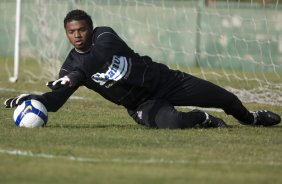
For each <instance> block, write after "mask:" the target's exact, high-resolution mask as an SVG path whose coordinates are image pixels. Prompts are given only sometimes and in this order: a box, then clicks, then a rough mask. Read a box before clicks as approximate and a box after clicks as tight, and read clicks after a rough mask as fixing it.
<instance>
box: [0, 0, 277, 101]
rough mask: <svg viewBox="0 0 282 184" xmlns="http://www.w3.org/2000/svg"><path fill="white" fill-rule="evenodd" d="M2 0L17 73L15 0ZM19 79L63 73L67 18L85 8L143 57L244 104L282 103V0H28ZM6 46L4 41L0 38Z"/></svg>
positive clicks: (6, 54)
mask: <svg viewBox="0 0 282 184" xmlns="http://www.w3.org/2000/svg"><path fill="white" fill-rule="evenodd" d="M0 4H1V8H0V9H1V11H0V12H1V13H0V14H1V18H0V23H3V24H2V25H5V26H3V27H1V28H0V31H1V33H2V35H3V34H5V35H7V36H5V37H4V38H0V41H1V42H3V43H5V45H6V46H7V47H5V48H4V47H3V46H0V48H1V50H0V56H1V57H2V58H4V60H5V61H6V62H7V64H6V66H7V67H6V71H7V73H8V74H9V75H12V65H11V64H10V63H11V60H10V59H7V58H11V57H12V52H13V41H14V30H13V29H14V24H15V16H13V15H14V14H13V12H15V1H8V0H6V1H5V0H4V1H1V2H0ZM21 8H22V16H21V17H22V20H21V40H20V48H21V49H20V55H21V65H20V80H24V81H29V82H34V81H38V80H51V79H55V78H56V77H57V73H58V70H59V67H60V66H61V64H62V62H63V61H64V58H65V56H66V55H67V53H68V51H69V50H70V48H71V46H70V44H69V43H68V41H67V39H66V37H65V35H64V28H63V19H64V16H65V15H66V13H67V12H68V11H69V10H71V9H83V10H85V11H87V12H88V13H89V14H90V15H91V17H92V18H93V22H94V26H110V27H113V28H114V29H115V30H116V32H117V33H118V34H119V35H120V36H121V37H122V38H123V39H124V40H125V41H126V42H127V43H128V45H129V46H131V47H132V48H133V49H134V50H135V51H137V52H139V53H140V54H141V55H149V56H151V57H152V58H153V60H154V61H156V62H161V63H165V64H167V65H168V66H170V67H171V68H174V69H179V70H182V71H186V72H188V73H191V74H193V75H196V76H198V77H200V78H203V79H206V80H209V81H212V82H214V83H216V84H218V85H220V86H223V87H225V88H226V89H228V90H230V91H232V92H234V93H235V94H236V95H237V96H239V98H240V99H241V100H242V101H244V102H255V103H262V104H271V105H282V89H281V88H282V11H281V9H282V5H281V3H279V1H278V0H276V1H254V0H246V1H234V2H233V1H230V0H226V1H212V0H209V1H198V0H190V1H188V0H178V1H173V0H157V1H153V0H95V1H93V0H91V1H90V0H72V1H68V0H61V1H58V2H56V3H54V1H52V0H26V1H22V7H21ZM1 45H3V44H1ZM3 48H4V49H3Z"/></svg>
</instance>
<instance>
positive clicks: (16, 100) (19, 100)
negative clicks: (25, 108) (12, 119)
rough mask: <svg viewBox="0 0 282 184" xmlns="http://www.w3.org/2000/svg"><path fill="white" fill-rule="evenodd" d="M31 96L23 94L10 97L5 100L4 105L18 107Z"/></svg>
mask: <svg viewBox="0 0 282 184" xmlns="http://www.w3.org/2000/svg"><path fill="white" fill-rule="evenodd" d="M29 96H30V95H29V94H21V95H19V96H17V97H13V98H8V99H7V100H5V102H4V105H5V107H6V108H13V107H17V106H18V105H20V104H21V103H23V102H24V101H25V100H28V99H29Z"/></svg>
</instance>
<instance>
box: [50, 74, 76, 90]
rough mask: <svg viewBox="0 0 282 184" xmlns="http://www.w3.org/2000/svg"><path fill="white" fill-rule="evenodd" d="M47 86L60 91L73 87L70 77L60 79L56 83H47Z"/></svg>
mask: <svg viewBox="0 0 282 184" xmlns="http://www.w3.org/2000/svg"><path fill="white" fill-rule="evenodd" d="M46 86H48V87H49V88H51V89H53V90H54V89H59V88H62V87H70V86H71V80H70V78H69V77H68V76H64V77H62V78H59V79H57V80H55V81H49V82H47V83H46Z"/></svg>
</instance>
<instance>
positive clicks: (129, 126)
mask: <svg viewBox="0 0 282 184" xmlns="http://www.w3.org/2000/svg"><path fill="white" fill-rule="evenodd" d="M46 128H78V129H79V128H85V129H91V128H93V129H104V128H119V129H120V128H124V129H140V128H145V129H146V127H144V126H141V125H138V124H103V125H101V124H50V125H47V126H46Z"/></svg>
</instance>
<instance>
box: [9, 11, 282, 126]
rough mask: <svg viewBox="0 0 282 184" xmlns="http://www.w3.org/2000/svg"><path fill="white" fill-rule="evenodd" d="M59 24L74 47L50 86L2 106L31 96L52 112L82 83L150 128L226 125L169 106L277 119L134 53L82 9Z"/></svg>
mask: <svg viewBox="0 0 282 184" xmlns="http://www.w3.org/2000/svg"><path fill="white" fill-rule="evenodd" d="M64 28H65V33H66V36H67V38H68V39H69V41H70V43H71V44H72V45H73V46H74V48H73V49H72V50H71V51H70V53H69V54H68V56H67V57H66V59H65V62H64V63H63V65H62V67H61V69H60V71H59V78H58V79H57V80H55V81H50V82H48V83H47V86H49V87H50V88H51V89H52V91H50V92H46V93H44V94H42V95H35V94H21V95H19V96H18V97H14V98H9V99H7V100H6V101H5V102H4V104H5V106H6V107H7V108H13V107H16V106H18V105H20V104H21V103H22V102H23V101H25V100H29V99H36V100H39V101H40V102H42V103H43V104H44V105H45V107H46V108H47V110H48V111H49V112H56V111H58V110H59V109H60V108H61V107H62V106H63V105H64V103H65V102H66V101H67V100H68V99H69V97H70V96H71V95H72V94H73V93H74V92H75V91H76V90H77V89H78V88H79V87H80V86H85V87H86V88H88V89H89V90H92V91H95V92H97V93H99V94H100V95H102V96H103V97H104V98H105V99H107V100H109V101H111V102H113V103H115V104H117V105H121V106H123V107H124V108H126V109H127V111H128V113H129V115H130V116H131V117H132V118H133V119H134V120H135V121H136V122H137V123H138V124H141V125H145V126H148V127H151V128H168V129H177V128H193V127H200V128H227V127H228V125H227V124H226V123H225V122H224V121H223V120H222V119H220V118H217V117H215V116H212V115H211V114H208V113H207V112H204V111H202V110H198V109H194V110H192V111H190V112H180V111H178V110H176V109H175V106H196V107H205V108H210V107H213V108H220V109H222V110H224V112H225V113H226V114H228V115H232V116H233V117H234V118H236V119H237V120H238V122H239V123H241V124H243V125H250V126H273V125H277V124H279V123H280V121H281V117H280V116H279V115H278V114H276V113H274V112H271V111H268V110H261V111H253V112H251V111H249V110H248V109H247V108H246V107H245V106H244V105H243V104H242V102H241V101H240V100H239V99H238V97H237V96H235V95H234V94H233V93H231V92H229V91H227V90H225V89H224V88H222V87H220V86H217V85H215V84H213V83H211V82H209V81H206V80H203V79H200V78H197V77H195V76H193V75H190V74H188V73H184V72H182V71H178V70H172V69H169V68H168V67H167V66H166V65H164V64H161V63H158V62H155V61H153V60H152V59H151V58H150V57H149V56H141V55H139V54H138V53H136V52H135V51H134V50H132V49H131V48H130V47H129V46H128V45H127V44H126V42H125V41H124V40H122V39H121V38H120V37H119V35H118V34H117V33H116V32H115V31H114V30H113V29H112V28H110V27H95V28H94V27H93V22H92V19H91V17H90V16H89V15H88V14H87V13H86V12H84V11H82V10H72V11H70V12H69V13H67V15H66V17H65V19H64Z"/></svg>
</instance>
